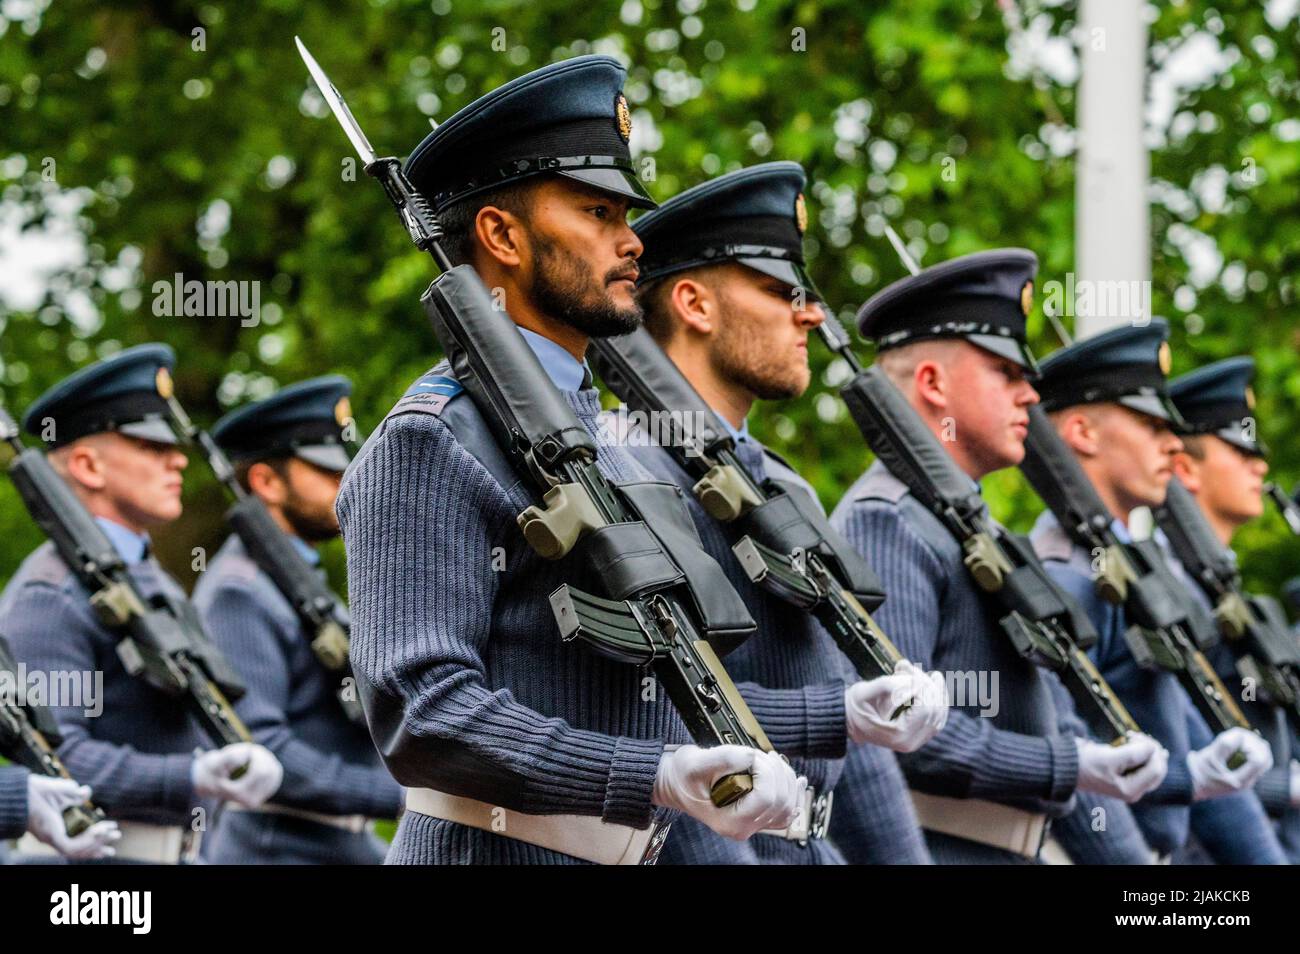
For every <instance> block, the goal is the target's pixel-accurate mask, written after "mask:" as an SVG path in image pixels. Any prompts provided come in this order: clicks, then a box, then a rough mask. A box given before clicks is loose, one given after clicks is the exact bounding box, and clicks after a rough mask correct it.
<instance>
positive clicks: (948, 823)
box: [912, 791, 1047, 858]
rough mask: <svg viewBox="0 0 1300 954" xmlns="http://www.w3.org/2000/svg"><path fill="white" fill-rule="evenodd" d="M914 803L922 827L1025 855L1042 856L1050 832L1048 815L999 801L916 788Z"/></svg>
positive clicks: (913, 793) (913, 797)
mask: <svg viewBox="0 0 1300 954" xmlns="http://www.w3.org/2000/svg"><path fill="white" fill-rule="evenodd" d="M912 804H914V805H915V806H916V815H917V818H918V819H919V820H920V822H921V827H922V828H925V829H927V830H929V831H935V832H939V833H940V834H943V835H952V836H953V837H954V838H965V839H966V840H967V841H973V842H976V843H977V844H981V845H988V846H989V847H991V848H1001V849H1002V850H1003V851H1009V852H1011V853H1012V854H1016V855H1021V856H1022V857H1025V858H1037V857H1038V851H1039V849H1040V848H1041V847H1042V845H1043V839H1044V838H1045V837H1046V835H1047V816H1046V815H1040V814H1035V813H1034V812H1029V811H1025V810H1024V809H1021V808H1012V807H1011V806H1010V805H1001V804H999V803H997V802H986V801H984V800H983V799H979V798H948V797H946V796H943V795H930V794H927V793H926V792H917V791H913V792H912Z"/></svg>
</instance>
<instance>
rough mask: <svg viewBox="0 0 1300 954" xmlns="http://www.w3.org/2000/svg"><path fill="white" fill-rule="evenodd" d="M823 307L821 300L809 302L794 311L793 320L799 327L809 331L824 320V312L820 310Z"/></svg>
mask: <svg viewBox="0 0 1300 954" xmlns="http://www.w3.org/2000/svg"><path fill="white" fill-rule="evenodd" d="M825 307H826V306H825V305H823V304H822V303H821V302H817V301H813V302H810V303H809V304H808V305H806V306H805V307H803V308H800V309H799V310H798V311H796V312H795V313H794V317H795V321H797V322H798V323H799V326H800V327H802V328H807V329H808V330H809V331H811V330H812V329H814V328H816V327H817V326H818V325H820V324H821V323H822V322H823V321H825V320H826V312H825V311H823V310H822V309H824V308H825Z"/></svg>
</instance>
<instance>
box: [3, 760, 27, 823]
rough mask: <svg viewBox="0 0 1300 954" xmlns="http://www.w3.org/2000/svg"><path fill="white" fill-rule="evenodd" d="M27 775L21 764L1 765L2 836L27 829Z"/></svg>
mask: <svg viewBox="0 0 1300 954" xmlns="http://www.w3.org/2000/svg"><path fill="white" fill-rule="evenodd" d="M27 776H28V772H27V769H25V768H23V767H22V766H20V765H0V838H18V837H20V836H21V835H22V833H23V832H25V831H26V830H27Z"/></svg>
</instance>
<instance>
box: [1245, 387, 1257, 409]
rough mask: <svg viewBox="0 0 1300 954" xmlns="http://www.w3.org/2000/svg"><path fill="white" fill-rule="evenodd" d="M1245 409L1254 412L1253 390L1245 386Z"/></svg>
mask: <svg viewBox="0 0 1300 954" xmlns="http://www.w3.org/2000/svg"><path fill="white" fill-rule="evenodd" d="M1246 407H1248V408H1250V409H1251V410H1252V411H1253V410H1255V389H1254V388H1252V387H1251V386H1250V385H1249V384H1248V385H1246Z"/></svg>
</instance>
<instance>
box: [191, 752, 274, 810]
mask: <svg viewBox="0 0 1300 954" xmlns="http://www.w3.org/2000/svg"><path fill="white" fill-rule="evenodd" d="M241 765H247V766H248V768H247V769H246V770H245V772H244V774H243V775H241V776H240V777H239V778H234V779H232V778H231V777H230V773H231V772H233V771H235V770H236V769H237V768H239V767H240V766H241ZM283 780H284V767H283V766H281V765H280V760H279V759H277V758H276V757H275V756H274V755H272V754H271V752H270V750H268V749H266V748H264V747H263V746H260V745H255V744H254V743H252V742H236V743H234V744H232V745H226V746H222V747H221V748H219V749H213V750H212V751H211V752H200V753H199V754H197V755H195V756H194V762H193V764H192V765H191V766H190V781H192V782H193V783H194V791H195V792H197V793H198V794H199V795H200V796H201V797H205V798H220V799H225V800H228V801H232V802H236V803H237V804H240V805H243V806H244V807H245V808H257V807H258V806H259V805H261V804H262V803H263V802H265V801H266V800H267V799H268V798H270V797H271V796H272V795H274V794H275V793H276V792H277V791H279V790H280V782H282V781H283Z"/></svg>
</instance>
